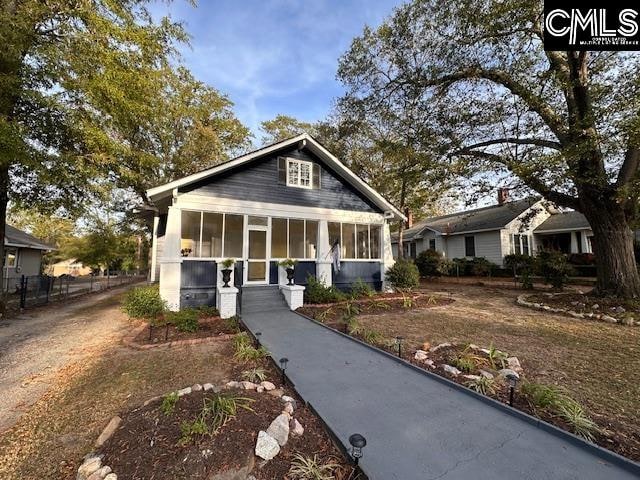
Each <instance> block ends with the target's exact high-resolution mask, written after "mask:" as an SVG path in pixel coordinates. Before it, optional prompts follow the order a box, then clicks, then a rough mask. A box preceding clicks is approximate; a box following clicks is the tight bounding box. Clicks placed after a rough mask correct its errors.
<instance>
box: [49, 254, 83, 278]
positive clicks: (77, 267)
mask: <svg viewBox="0 0 640 480" xmlns="http://www.w3.org/2000/svg"><path fill="white" fill-rule="evenodd" d="M92 272H93V269H92V268H91V267H86V266H85V265H84V264H83V263H82V262H79V261H78V259H76V258H68V259H67V260H61V261H60V262H56V263H54V264H51V265H49V267H48V268H47V274H48V275H51V276H53V277H59V276H60V275H73V276H74V277H81V276H83V275H91V273H92Z"/></svg>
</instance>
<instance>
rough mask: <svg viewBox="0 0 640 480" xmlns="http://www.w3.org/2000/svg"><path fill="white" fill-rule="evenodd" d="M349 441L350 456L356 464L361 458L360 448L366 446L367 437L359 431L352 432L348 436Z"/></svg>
mask: <svg viewBox="0 0 640 480" xmlns="http://www.w3.org/2000/svg"><path fill="white" fill-rule="evenodd" d="M349 443H350V444H351V456H352V457H353V462H354V463H355V464H356V466H357V465H358V461H359V460H360V459H361V458H362V449H363V448H364V447H366V446H367V439H366V438H364V437H363V436H362V435H360V434H359V433H354V434H353V435H351V436H350V437H349Z"/></svg>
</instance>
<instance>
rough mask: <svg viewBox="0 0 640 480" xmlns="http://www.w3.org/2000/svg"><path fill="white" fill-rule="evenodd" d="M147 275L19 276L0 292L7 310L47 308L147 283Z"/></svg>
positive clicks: (8, 279)
mask: <svg viewBox="0 0 640 480" xmlns="http://www.w3.org/2000/svg"><path fill="white" fill-rule="evenodd" d="M146 278H147V277H146V274H139V273H131V272H115V273H112V274H111V275H109V276H94V275H87V276H82V277H74V276H72V275H61V276H59V277H51V276H48V275H20V276H16V277H9V278H6V279H5V282H4V289H3V291H2V292H0V295H2V296H3V299H4V301H5V302H6V305H7V310H8V311H19V310H22V309H25V308H30V307H36V306H39V305H46V304H48V303H50V302H58V301H64V300H67V299H70V298H73V297H77V296H79V295H84V294H87V293H92V292H100V291H103V290H106V289H109V288H113V287H118V286H120V285H126V284H130V283H134V282H140V281H142V280H145V279H146Z"/></svg>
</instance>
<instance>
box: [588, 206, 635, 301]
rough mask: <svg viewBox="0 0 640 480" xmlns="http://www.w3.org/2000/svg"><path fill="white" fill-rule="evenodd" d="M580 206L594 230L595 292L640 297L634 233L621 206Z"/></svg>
mask: <svg viewBox="0 0 640 480" xmlns="http://www.w3.org/2000/svg"><path fill="white" fill-rule="evenodd" d="M582 203H583V207H584V208H583V213H584V215H585V217H586V218H587V220H588V221H589V225H591V229H592V230H593V250H594V252H593V253H594V254H595V257H596V266H597V269H598V280H597V283H596V293H597V294H598V295H603V296H604V295H608V296H616V297H625V298H637V297H640V275H638V268H637V266H636V260H635V254H634V250H633V232H632V231H631V228H629V224H628V222H627V219H626V216H625V213H624V211H623V209H622V207H621V206H620V205H619V204H618V203H617V202H615V201H608V202H606V201H605V202H585V201H583V202H582ZM585 204H586V205H585Z"/></svg>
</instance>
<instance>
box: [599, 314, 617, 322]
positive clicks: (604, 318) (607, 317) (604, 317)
mask: <svg viewBox="0 0 640 480" xmlns="http://www.w3.org/2000/svg"><path fill="white" fill-rule="evenodd" d="M602 321H603V322H607V323H618V320H617V319H616V318H613V317H612V316H611V315H602Z"/></svg>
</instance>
